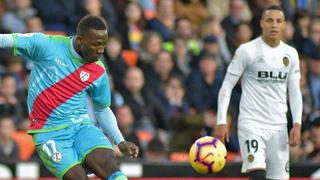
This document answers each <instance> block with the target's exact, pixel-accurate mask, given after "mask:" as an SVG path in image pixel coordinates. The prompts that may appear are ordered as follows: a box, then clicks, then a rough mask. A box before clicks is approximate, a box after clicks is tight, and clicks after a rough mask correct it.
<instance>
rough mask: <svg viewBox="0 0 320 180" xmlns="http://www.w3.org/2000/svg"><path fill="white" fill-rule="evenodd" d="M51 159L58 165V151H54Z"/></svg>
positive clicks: (59, 154) (60, 156)
mask: <svg viewBox="0 0 320 180" xmlns="http://www.w3.org/2000/svg"><path fill="white" fill-rule="evenodd" d="M51 159H52V161H53V162H55V163H59V162H60V161H61V160H62V154H61V153H60V152H58V151H56V152H55V153H54V154H53V155H52V156H51Z"/></svg>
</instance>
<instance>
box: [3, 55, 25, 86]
mask: <svg viewBox="0 0 320 180" xmlns="http://www.w3.org/2000/svg"><path fill="white" fill-rule="evenodd" d="M27 62H28V61H23V60H22V57H20V56H12V57H11V59H9V62H8V65H7V68H6V72H7V73H9V74H12V75H14V77H15V78H16V87H17V89H18V90H19V91H20V90H21V89H22V88H23V82H22V81H23V78H24V75H25V72H24V64H23V63H27Z"/></svg>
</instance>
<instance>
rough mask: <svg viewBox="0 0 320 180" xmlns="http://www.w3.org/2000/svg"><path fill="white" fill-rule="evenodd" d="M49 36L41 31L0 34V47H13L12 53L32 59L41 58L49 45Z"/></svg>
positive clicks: (38, 59) (37, 59)
mask: <svg viewBox="0 0 320 180" xmlns="http://www.w3.org/2000/svg"><path fill="white" fill-rule="evenodd" d="M49 41H50V40H49V37H48V36H47V35H45V34H42V33H13V34H0V48H13V53H14V55H21V56H24V57H27V58H29V59H30V60H33V61H40V60H42V59H43V58H42V57H44V56H45V55H46V53H47V51H48V48H49V47H50V43H48V42H49Z"/></svg>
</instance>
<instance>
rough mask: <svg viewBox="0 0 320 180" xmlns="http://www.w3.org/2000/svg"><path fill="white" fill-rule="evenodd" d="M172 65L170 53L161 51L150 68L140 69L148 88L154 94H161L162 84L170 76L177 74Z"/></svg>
mask: <svg viewBox="0 0 320 180" xmlns="http://www.w3.org/2000/svg"><path fill="white" fill-rule="evenodd" d="M173 65H174V63H173V60H172V57H171V55H170V53H168V52H166V51H161V52H160V53H159V54H158V55H157V57H156V58H155V60H154V61H153V62H152V67H151V68H149V69H142V70H143V72H144V74H145V79H146V85H147V86H148V88H150V90H152V91H153V92H154V93H159V92H163V86H164V83H165V82H166V81H167V80H168V78H169V77H170V75H172V74H174V73H178V72H175V71H174V69H173Z"/></svg>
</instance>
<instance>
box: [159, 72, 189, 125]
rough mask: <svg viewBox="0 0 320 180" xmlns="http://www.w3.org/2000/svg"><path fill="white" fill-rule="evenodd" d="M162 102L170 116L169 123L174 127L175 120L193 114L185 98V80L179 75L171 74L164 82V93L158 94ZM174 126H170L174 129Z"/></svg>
mask: <svg viewBox="0 0 320 180" xmlns="http://www.w3.org/2000/svg"><path fill="white" fill-rule="evenodd" d="M158 98H159V99H160V103H161V105H162V107H164V110H165V112H166V115H167V116H168V118H167V119H168V121H169V122H168V124H170V126H172V127H173V124H174V120H176V119H180V118H182V117H184V116H188V115H191V113H192V112H191V108H190V105H189V104H188V102H187V101H186V98H185V87H184V81H183V79H182V78H181V76H179V75H171V76H170V77H169V78H168V80H167V81H166V83H165V84H164V90H163V93H161V94H158ZM172 127H170V128H171V129H172Z"/></svg>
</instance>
